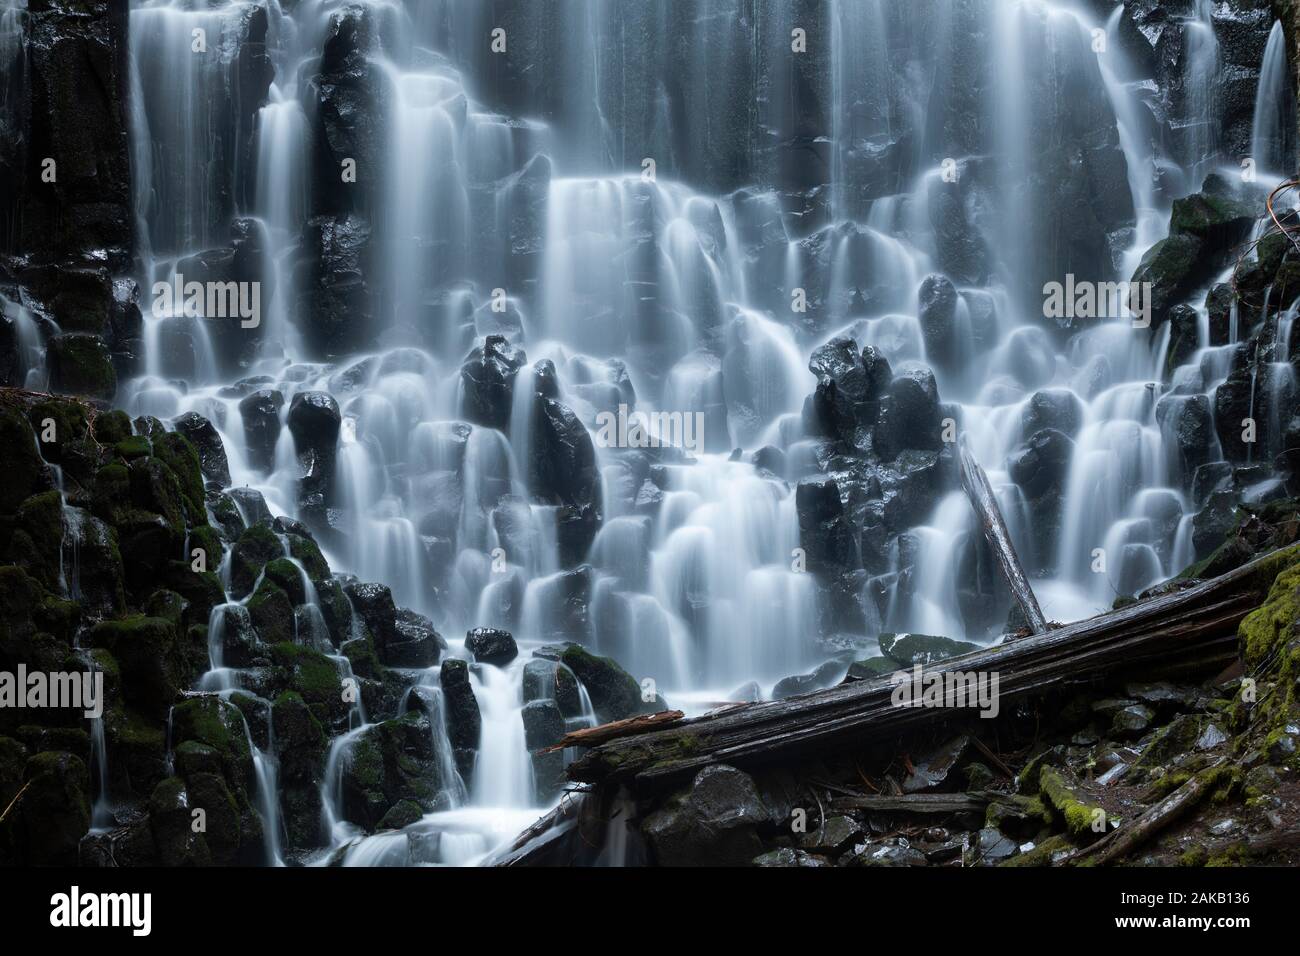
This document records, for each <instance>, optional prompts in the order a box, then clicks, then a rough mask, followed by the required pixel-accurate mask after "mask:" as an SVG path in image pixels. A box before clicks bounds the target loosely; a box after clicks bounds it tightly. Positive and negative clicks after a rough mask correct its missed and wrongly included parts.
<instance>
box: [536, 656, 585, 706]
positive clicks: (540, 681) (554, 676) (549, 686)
mask: <svg viewBox="0 0 1300 956" xmlns="http://www.w3.org/2000/svg"><path fill="white" fill-rule="evenodd" d="M523 695H524V702H525V703H527V702H528V701H533V700H548V699H549V700H554V701H555V702H556V704H557V705H559V708H560V713H561V714H563V715H564V716H565V717H578V716H580V715H581V714H582V699H581V696H580V694H579V692H578V680H577V678H576V677H574V676H573V671H571V670H569V669H568V668H567V667H565V666H564V665H563V664H561V663H559V662H558V661H548V660H544V659H542V658H534V659H533V660H531V661H529V662H528V663H527V664H525V665H524V680H523Z"/></svg>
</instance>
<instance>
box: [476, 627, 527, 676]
mask: <svg viewBox="0 0 1300 956" xmlns="http://www.w3.org/2000/svg"><path fill="white" fill-rule="evenodd" d="M465 649H466V650H467V651H469V652H470V653H471V654H473V655H474V660H475V661H476V662H478V663H480V664H491V665H492V666H494V667H505V666H506V665H507V664H509V663H510V662H511V661H513V660H514V659H515V658H516V657H518V656H519V647H518V645H516V644H515V639H514V637H513V636H512V635H511V634H510V632H509V631H502V630H499V629H498V628H495V627H476V628H474V629H473V630H471V631H470V632H469V633H467V634H466V635H465Z"/></svg>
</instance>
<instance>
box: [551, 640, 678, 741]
mask: <svg viewBox="0 0 1300 956" xmlns="http://www.w3.org/2000/svg"><path fill="white" fill-rule="evenodd" d="M560 661H561V663H563V664H564V666H565V667H567V668H569V670H571V671H573V674H574V676H575V677H577V678H578V680H579V681H580V682H581V684H582V686H583V687H585V688H586V689H587V696H588V697H590V698H591V706H592V708H593V709H594V710H595V711H596V717H597V719H598V720H599V721H600V722H601V723H608V722H609V721H612V720H623V719H624V718H626V717H633V716H635V715H636V714H644V713H651V712H653V710H654V706H655V705H654V702H652V701H651V702H646V701H643V700H642V699H641V687H640V685H638V684H637V682H636V681H635V680H634V679H633V678H632V675H631V674H629V673H628V672H627V671H625V670H623V668H622V667H620V666H619V664H618V662H617V661H615V660H614V659H613V658H611V657H597V656H596V655H595V654H592V653H591V652H589V651H587V650H586V649H585V648H583V647H580V646H578V645H577V644H570V645H569V646H568V647H566V648H565V650H564V653H563V654H562V655H561V657H560Z"/></svg>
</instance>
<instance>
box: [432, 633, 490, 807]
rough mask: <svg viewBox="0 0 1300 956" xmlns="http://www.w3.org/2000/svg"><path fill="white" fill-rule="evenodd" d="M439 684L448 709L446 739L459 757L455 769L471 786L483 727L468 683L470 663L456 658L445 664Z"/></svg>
mask: <svg viewBox="0 0 1300 956" xmlns="http://www.w3.org/2000/svg"><path fill="white" fill-rule="evenodd" d="M438 683H439V685H440V686H441V687H442V694H443V704H444V706H445V708H446V711H445V720H446V724H447V739H448V740H449V741H450V742H451V747H452V752H453V754H454V756H455V758H456V769H457V770H459V771H460V776H461V779H463V780H464V781H465V784H466V786H468V785H469V783H470V779H471V777H472V776H473V773H474V760H475V757H476V755H477V753H478V739H479V733H480V732H481V730H482V726H483V719H482V717H481V716H480V714H479V708H478V701H477V700H475V698H474V688H473V687H472V686H471V685H470V682H469V664H468V663H467V662H465V661H462V660H460V659H458V658H455V657H451V658H448V659H447V660H445V661H443V662H442V669H441V671H440V672H439V675H438Z"/></svg>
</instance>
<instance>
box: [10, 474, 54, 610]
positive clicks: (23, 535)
mask: <svg viewBox="0 0 1300 956" xmlns="http://www.w3.org/2000/svg"><path fill="white" fill-rule="evenodd" d="M62 547H63V496H62V495H60V494H59V493H58V492H57V491H47V492H44V493H42V494H39V495H32V497H30V498H28V499H27V500H26V501H24V502H23V503H22V504H21V505H19V506H18V521H17V524H16V526H15V528H14V535H13V538H12V539H11V541H10V546H9V550H10V556H11V558H12V560H13V562H14V563H15V564H17V565H19V566H20V567H23V568H26V569H27V572H28V573H29V574H30V575H31V576H32V577H33V578H35V579H36V580H37V581H39V582H40V583H41V584H42V585H43V586H44V587H46V588H47V589H49V590H51V591H60V590H61V589H62V584H63V582H62V574H63V567H62V557H61V550H62Z"/></svg>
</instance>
